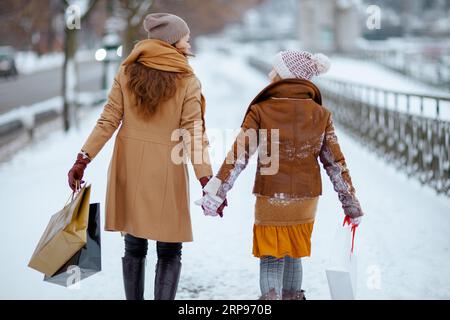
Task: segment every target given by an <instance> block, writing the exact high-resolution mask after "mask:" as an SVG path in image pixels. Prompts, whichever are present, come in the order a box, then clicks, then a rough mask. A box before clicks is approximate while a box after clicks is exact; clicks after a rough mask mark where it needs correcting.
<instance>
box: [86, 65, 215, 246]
mask: <svg viewBox="0 0 450 320" xmlns="http://www.w3.org/2000/svg"><path fill="white" fill-rule="evenodd" d="M177 81H178V83H177V91H176V94H175V95H174V96H173V97H171V98H170V99H169V100H167V101H165V102H162V103H161V104H160V105H159V106H158V109H157V111H156V113H155V114H154V115H153V116H152V117H151V118H150V119H147V120H144V119H142V118H141V117H139V115H138V113H137V112H136V109H135V108H136V104H135V102H134V96H133V94H132V93H131V92H129V90H128V88H127V75H126V74H125V67H124V66H121V67H120V69H119V72H118V74H117V76H116V77H115V79H114V84H113V87H112V89H111V92H110V94H109V97H108V101H107V104H106V106H105V107H104V110H103V112H102V114H101V116H100V118H99V119H98V121H97V124H96V126H95V128H94V129H93V131H92V133H91V134H90V136H89V137H88V139H87V141H86V143H85V144H84V146H83V147H82V150H83V151H85V152H87V154H88V155H89V157H90V158H91V159H94V158H95V156H96V155H97V154H98V152H99V151H100V150H101V149H102V147H103V146H104V145H105V143H106V142H107V141H108V140H109V139H110V138H111V137H112V135H113V134H114V132H115V131H116V130H117V129H119V131H118V133H117V136H116V139H115V145H114V151H113V155H112V159H111V162H110V165H109V169H108V183H107V192H106V218H105V230H106V231H121V232H122V233H129V234H131V235H133V236H136V237H140V238H145V239H151V240H156V241H162V242H190V241H193V236H192V228H191V219H190V212H189V205H190V198H189V176H188V170H187V166H186V161H181V162H180V161H173V157H172V155H173V154H181V155H182V156H183V160H186V159H187V158H188V157H191V160H193V159H192V155H193V154H194V153H196V152H197V153H196V154H197V155H198V154H199V153H198V152H200V160H199V158H198V157H197V158H196V159H195V163H194V161H192V162H193V167H194V171H195V175H196V177H197V178H201V177H204V176H211V175H212V169H211V166H210V160H209V155H208V150H207V148H208V140H207V138H206V135H204V134H203V131H202V130H198V127H199V126H200V128H202V127H203V120H202V119H203V114H202V109H201V104H202V96H201V85H200V82H199V81H198V79H197V78H196V77H195V75H187V76H182V77H180V79H179V80H177ZM177 129H181V130H184V132H185V133H188V138H190V142H191V143H190V145H189V144H186V143H185V142H186V139H185V138H183V136H182V135H178V134H176V135H175V138H174V136H173V133H174V130H177ZM184 137H186V135H185V136H184ZM173 140H174V141H173ZM194 142H195V143H194ZM180 145H181V146H184V147H185V150H186V151H187V152H184V153H183V151H181V152H179V150H180V148H179V147H180ZM176 151H177V152H176ZM177 159H178V160H179V157H178V158H177Z"/></svg>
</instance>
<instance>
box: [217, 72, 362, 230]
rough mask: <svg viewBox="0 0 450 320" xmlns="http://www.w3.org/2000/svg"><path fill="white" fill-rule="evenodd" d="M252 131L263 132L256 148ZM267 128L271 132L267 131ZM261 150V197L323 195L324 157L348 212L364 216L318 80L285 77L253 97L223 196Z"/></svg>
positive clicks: (257, 186)
mask: <svg viewBox="0 0 450 320" xmlns="http://www.w3.org/2000/svg"><path fill="white" fill-rule="evenodd" d="M274 130H276V132H277V134H278V138H277V139H274V134H275V133H274V132H275V131H274ZM251 131H253V132H256V133H257V136H256V143H253V144H254V145H255V146H256V148H255V147H252V145H251V141H252V138H251V136H252V135H251V134H249V133H250V132H251ZM263 131H265V132H266V134H264V135H261V132H263ZM253 140H255V139H253ZM256 150H258V151H259V153H258V154H259V156H258V163H257V171H256V177H255V183H254V188H253V193H254V194H255V195H258V196H265V197H269V198H273V199H279V200H285V201H289V199H307V198H309V199H313V198H315V197H318V196H320V195H321V194H322V181H321V174H320V166H319V162H318V159H320V161H321V162H322V165H323V167H324V168H325V170H326V172H327V174H328V176H329V177H330V179H331V182H332V183H333V186H334V189H335V191H336V192H337V193H338V196H339V200H340V201H341V203H342V207H343V209H344V211H345V214H347V215H349V216H351V217H358V216H361V215H363V212H362V210H361V207H360V204H359V202H358V199H357V198H356V195H355V189H354V187H353V184H352V180H351V178H350V173H349V170H348V168H347V165H346V162H345V158H344V155H343V153H342V152H341V148H340V146H339V143H338V140H337V137H336V135H335V131H334V124H333V120H332V115H331V113H330V111H329V110H328V109H326V108H325V107H323V106H322V97H321V94H320V91H319V89H318V88H317V87H316V86H315V85H314V84H313V83H312V82H310V81H307V80H300V79H285V80H281V81H278V82H275V83H273V84H270V85H269V86H268V87H266V88H265V89H264V90H262V91H261V93H260V94H259V95H258V96H257V97H256V98H255V99H254V100H253V102H252V103H251V104H250V107H249V108H248V110H247V113H246V116H245V118H244V121H243V124H242V128H241V132H240V134H239V136H238V138H237V139H236V141H235V143H234V145H233V148H232V150H231V151H230V152H229V153H228V155H227V159H226V160H225V161H224V163H223V165H222V166H221V168H220V170H219V172H218V174H217V176H216V177H217V178H218V179H219V180H220V181H222V182H223V184H222V186H221V187H220V188H219V189H218V192H217V193H218V194H219V195H220V194H222V195H223V194H226V192H227V191H228V190H229V189H231V187H232V185H233V184H234V181H235V180H236V178H237V176H238V175H239V173H240V172H241V171H242V170H243V169H244V168H245V167H246V165H247V163H248V161H249V158H250V157H251V155H252V154H253V153H255V152H256ZM297 218H298V217H297ZM285 222H289V221H285Z"/></svg>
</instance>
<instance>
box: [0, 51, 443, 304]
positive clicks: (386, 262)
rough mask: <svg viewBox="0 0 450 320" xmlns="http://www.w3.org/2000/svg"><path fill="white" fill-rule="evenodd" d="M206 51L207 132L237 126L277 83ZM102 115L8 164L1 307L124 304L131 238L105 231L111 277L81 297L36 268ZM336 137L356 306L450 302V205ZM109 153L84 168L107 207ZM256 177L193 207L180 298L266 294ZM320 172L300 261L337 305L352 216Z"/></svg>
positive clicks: (0, 175) (202, 69) (308, 286)
mask: <svg viewBox="0 0 450 320" xmlns="http://www.w3.org/2000/svg"><path fill="white" fill-rule="evenodd" d="M206 48H209V49H206V50H203V51H201V52H200V53H199V54H198V56H197V57H196V58H195V59H193V61H192V63H193V66H194V69H195V70H196V72H197V74H198V76H199V78H200V79H201V80H202V84H203V89H204V93H205V96H206V98H207V103H208V106H207V115H206V121H207V125H208V128H209V129H210V130H218V129H220V130H226V129H236V128H237V127H238V126H239V125H240V123H241V121H242V117H243V115H244V112H245V110H246V108H247V104H248V103H249V102H250V101H251V99H252V97H253V96H254V95H255V94H256V93H258V92H259V90H260V89H262V88H263V87H264V86H265V85H266V84H267V82H268V80H267V79H266V78H265V77H264V76H262V75H261V74H260V73H259V72H257V71H255V70H254V69H252V68H251V67H249V66H248V65H247V64H246V60H245V55H242V54H238V55H233V54H227V53H226V51H222V50H220V51H216V50H214V46H213V45H211V46H209V47H208V46H206ZM365 78H368V76H365ZM388 80H389V79H386V81H388ZM100 112H101V108H97V109H95V110H94V111H93V112H92V113H91V114H90V115H89V116H88V117H87V118H85V119H84V121H83V124H82V126H81V127H80V128H79V129H78V130H72V131H71V132H70V133H68V134H64V133H61V132H55V133H54V134H52V135H51V136H50V137H48V138H47V139H45V140H43V141H41V142H39V143H36V144H34V145H32V146H29V147H27V148H26V149H25V150H23V151H21V152H19V153H18V154H17V155H16V156H15V157H14V158H13V159H12V160H11V161H10V162H8V163H5V164H1V165H0V180H1V181H3V183H2V184H1V186H0V200H1V203H2V207H1V213H0V214H1V219H2V225H3V230H2V232H1V233H0V254H1V255H0V261H1V270H2V272H1V274H0V299H123V298H124V294H123V286H122V271H121V257H122V255H123V240H122V238H121V236H120V234H118V233H109V232H108V233H107V232H103V233H102V254H103V257H102V262H103V271H102V272H101V273H99V274H96V275H94V276H92V277H91V278H88V279H86V280H84V281H83V282H82V283H81V286H80V288H79V289H73V290H70V289H66V288H62V287H59V286H56V285H52V284H49V283H45V282H43V281H42V275H41V274H39V273H38V272H36V271H34V270H32V269H29V268H28V267H27V263H28V260H29V258H30V256H31V254H32V252H33V250H34V247H35V245H36V243H37V241H38V240H39V238H40V235H41V233H42V231H43V230H44V228H45V226H46V224H47V222H48V219H49V218H50V215H51V214H52V213H54V212H56V211H58V210H59V209H61V207H62V206H63V205H64V202H65V200H66V199H67V197H68V196H69V193H70V190H69V188H68V186H67V182H66V180H67V171H68V170H69V168H70V167H71V166H72V164H73V161H74V159H75V157H76V154H77V152H78V151H79V149H80V147H81V145H82V144H83V142H84V140H85V139H86V138H87V136H88V134H89V133H90V130H91V129H92V127H93V126H94V124H95V121H96V120H97V117H98V115H99V113H100ZM337 135H338V137H339V142H340V143H341V147H342V150H343V152H344V154H345V155H346V158H347V162H348V167H349V169H350V173H351V176H352V179H353V182H354V185H355V187H356V190H357V195H358V196H359V199H360V202H361V204H362V206H363V209H364V211H365V213H366V216H365V217H364V219H363V222H362V224H361V227H360V228H359V229H358V231H357V238H356V248H355V250H356V253H357V254H358V262H359V267H358V271H359V272H358V298H359V299H431V298H438V299H443V298H447V299H448V298H450V273H449V271H448V270H449V265H450V251H449V250H450V239H449V237H448V230H449V228H450V216H449V214H450V200H449V199H448V198H444V197H440V196H437V195H435V193H434V192H433V191H432V190H431V189H430V188H427V187H421V186H420V185H419V184H418V183H417V182H416V181H415V180H408V179H407V178H406V177H405V175H404V174H402V173H400V172H397V170H396V169H395V168H393V167H390V166H388V165H386V163H385V162H384V161H383V160H381V159H378V158H377V157H376V156H375V155H373V154H371V153H370V152H368V151H367V150H366V149H364V148H363V147H362V146H361V145H359V144H358V143H356V142H355V141H353V140H351V139H350V138H349V137H348V136H346V135H345V134H344V133H343V132H341V131H339V130H338V132H337ZM211 143H212V145H213V149H212V154H213V165H214V169H215V170H217V169H218V167H219V165H220V163H221V161H222V156H223V153H224V150H225V149H226V148H227V147H229V146H230V143H231V142H229V143H227V145H226V146H222V145H219V144H218V143H217V141H216V143H215V142H214V140H212V141H211ZM112 146H113V139H112V140H111V141H110V142H109V143H108V144H107V145H106V146H105V148H104V150H103V151H102V152H101V153H100V154H99V155H98V157H97V158H96V159H95V161H94V162H93V163H92V164H91V165H90V166H89V167H88V169H87V171H86V178H87V180H88V181H89V182H91V183H92V185H93V190H92V197H91V202H101V204H102V209H103V204H104V196H105V191H106V173H107V168H108V163H109V159H110V156H111V153H112ZM190 173H191V197H192V199H191V200H192V202H193V201H194V200H196V199H197V198H198V197H200V195H201V189H200V186H199V183H198V182H197V181H196V180H195V178H194V175H193V172H192V170H191V172H190ZM254 173H255V165H254V164H250V165H249V167H248V168H247V169H246V171H244V172H243V173H242V174H241V176H240V177H239V179H238V181H237V182H236V184H235V187H234V189H233V190H232V191H231V192H230V194H229V197H228V201H229V207H227V208H226V210H225V217H224V218H223V219H220V218H211V217H204V216H203V215H202V212H201V209H200V208H198V207H196V206H194V205H192V206H191V209H192V210H191V215H192V220H193V230H194V242H193V243H187V244H184V250H183V270H182V275H181V280H180V285H179V292H178V295H177V298H179V299H256V298H257V297H258V295H259V281H258V272H259V261H258V259H256V258H254V257H252V255H251V249H252V226H253V206H254V201H255V199H254V197H253V196H252V194H251V188H252V185H253V178H254ZM322 175H323V182H324V188H323V189H324V190H323V191H324V194H323V196H322V197H321V199H320V202H319V208H318V213H317V220H316V224H315V228H314V232H313V240H312V256H311V257H310V258H305V259H304V260H303V267H304V278H303V287H304V289H305V290H306V292H307V297H308V298H309V299H329V298H330V295H329V291H328V286H327V280H326V276H325V268H326V263H327V260H328V257H329V253H330V252H329V251H330V248H331V243H332V241H333V237H334V233H335V230H336V228H337V227H338V226H339V225H340V223H341V222H342V219H343V212H342V209H341V207H340V204H339V201H338V198H337V195H336V194H335V192H334V191H333V188H332V185H331V183H330V182H329V180H328V177H327V176H326V174H325V172H324V171H323V170H322ZM103 213H104V211H103V212H102V220H104V219H103V218H104V216H103ZM102 223H103V221H102ZM155 262H156V250H155V245H154V243H151V245H150V250H149V255H148V261H147V273H146V276H147V279H146V285H147V287H146V294H145V297H146V298H147V299H151V298H152V296H153V294H152V292H153V274H154V264H155ZM377 278H378V279H377ZM378 280H379V283H378ZM378 284H379V285H378Z"/></svg>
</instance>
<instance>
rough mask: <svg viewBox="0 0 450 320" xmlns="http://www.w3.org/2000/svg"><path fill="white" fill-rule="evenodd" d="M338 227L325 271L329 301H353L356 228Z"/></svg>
mask: <svg viewBox="0 0 450 320" xmlns="http://www.w3.org/2000/svg"><path fill="white" fill-rule="evenodd" d="M346 222H349V220H348V219H346V220H344V225H343V226H339V227H338V230H337V232H336V236H335V238H334V241H333V244H332V247H331V254H330V261H329V266H328V268H327V269H326V271H325V272H326V274H327V279H328V286H329V288H330V294H331V299H333V300H353V299H355V298H356V255H355V253H354V252H353V251H354V250H353V241H354V232H355V229H356V227H353V228H352V226H351V225H346V224H345V223H346Z"/></svg>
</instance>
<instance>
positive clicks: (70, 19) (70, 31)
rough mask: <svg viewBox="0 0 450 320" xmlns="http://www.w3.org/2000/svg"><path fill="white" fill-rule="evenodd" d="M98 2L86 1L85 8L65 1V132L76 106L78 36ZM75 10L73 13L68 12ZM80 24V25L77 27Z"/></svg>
mask: <svg viewBox="0 0 450 320" xmlns="http://www.w3.org/2000/svg"><path fill="white" fill-rule="evenodd" d="M97 2H98V0H85V3H84V7H72V6H73V5H75V4H76V5H78V4H81V2H80V1H73V0H72V1H71V0H64V5H65V6H64V13H65V16H66V27H65V29H64V30H65V38H64V64H63V70H62V72H63V83H62V96H63V100H64V106H63V121H64V130H65V131H68V130H69V129H70V109H71V107H72V106H73V104H74V96H75V87H76V84H77V81H78V80H77V77H76V74H77V72H76V65H75V54H76V52H77V34H78V30H79V29H80V28H81V23H83V21H84V20H86V19H87V18H88V17H89V15H90V14H91V13H92V11H93V8H94V7H95V5H96V4H97ZM69 10H74V11H73V12H68V11H69ZM77 24H79V25H77Z"/></svg>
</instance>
